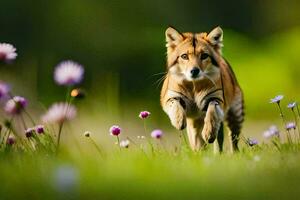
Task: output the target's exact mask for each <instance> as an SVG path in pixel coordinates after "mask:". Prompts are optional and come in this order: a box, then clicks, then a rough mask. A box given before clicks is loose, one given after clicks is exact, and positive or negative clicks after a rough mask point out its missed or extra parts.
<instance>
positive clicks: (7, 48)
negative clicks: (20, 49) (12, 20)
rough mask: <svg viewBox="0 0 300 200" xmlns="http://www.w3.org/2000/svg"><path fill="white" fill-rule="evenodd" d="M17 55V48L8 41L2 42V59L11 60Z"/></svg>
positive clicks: (0, 51)
mask: <svg viewBox="0 0 300 200" xmlns="http://www.w3.org/2000/svg"><path fill="white" fill-rule="evenodd" d="M16 57H17V53H16V48H15V47H14V46H13V45H11V44H7V43H0V61H3V62H10V61H13V60H14V59H15V58H16Z"/></svg>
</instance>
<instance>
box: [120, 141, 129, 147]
mask: <svg viewBox="0 0 300 200" xmlns="http://www.w3.org/2000/svg"><path fill="white" fill-rule="evenodd" d="M129 144H130V141H129V140H122V141H121V142H120V147H123V148H128V147H129Z"/></svg>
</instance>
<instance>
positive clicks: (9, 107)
mask: <svg viewBox="0 0 300 200" xmlns="http://www.w3.org/2000/svg"><path fill="white" fill-rule="evenodd" d="M26 106H27V100H26V99H25V98H24V97H20V96H15V97H13V98H12V99H10V100H8V101H7V102H6V104H5V106H4V110H5V112H7V113H8V114H12V115H15V114H20V113H21V111H22V110H23V109H24V108H25V107H26Z"/></svg>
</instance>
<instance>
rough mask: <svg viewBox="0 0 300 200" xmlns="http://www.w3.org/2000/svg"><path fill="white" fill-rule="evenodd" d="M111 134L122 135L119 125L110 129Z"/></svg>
mask: <svg viewBox="0 0 300 200" xmlns="http://www.w3.org/2000/svg"><path fill="white" fill-rule="evenodd" d="M109 132H110V134H111V135H114V136H118V135H120V134H121V128H120V127H119V126H117V125H113V126H112V127H110V129H109Z"/></svg>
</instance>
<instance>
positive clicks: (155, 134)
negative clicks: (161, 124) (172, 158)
mask: <svg viewBox="0 0 300 200" xmlns="http://www.w3.org/2000/svg"><path fill="white" fill-rule="evenodd" d="M162 136H163V132H162V130H160V129H155V130H153V131H152V132H151V137H153V138H156V139H160V138H161V137H162Z"/></svg>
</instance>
